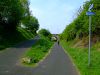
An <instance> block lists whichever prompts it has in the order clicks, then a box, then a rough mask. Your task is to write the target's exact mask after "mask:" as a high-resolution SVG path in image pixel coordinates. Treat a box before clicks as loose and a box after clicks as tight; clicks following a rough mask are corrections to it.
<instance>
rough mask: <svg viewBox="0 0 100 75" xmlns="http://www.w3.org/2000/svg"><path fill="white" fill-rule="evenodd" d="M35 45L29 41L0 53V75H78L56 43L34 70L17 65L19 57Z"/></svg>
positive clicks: (32, 41) (33, 41)
mask: <svg viewBox="0 0 100 75" xmlns="http://www.w3.org/2000/svg"><path fill="white" fill-rule="evenodd" d="M34 43H35V40H29V41H26V42H24V43H21V44H19V45H18V46H16V47H13V48H9V49H7V50H5V51H3V52H1V53H0V75H78V72H77V71H76V68H75V66H74V65H73V64H72V62H71V61H70V59H69V57H68V55H67V54H65V52H64V50H63V49H62V47H61V46H60V45H58V44H57V43H55V44H54V47H53V48H52V49H51V52H50V54H49V55H48V56H47V57H46V58H45V60H44V61H42V62H40V63H39V65H38V66H37V67H35V68H33V67H24V66H21V65H20V64H19V59H20V57H21V55H22V54H23V53H24V52H25V51H26V50H27V49H28V48H30V47H31V46H32V45H33V44H34Z"/></svg>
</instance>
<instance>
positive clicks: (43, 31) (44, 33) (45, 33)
mask: <svg viewBox="0 0 100 75" xmlns="http://www.w3.org/2000/svg"><path fill="white" fill-rule="evenodd" d="M38 34H39V35H40V36H43V37H47V38H49V39H51V33H50V31H49V30H47V29H41V30H39V32H38Z"/></svg>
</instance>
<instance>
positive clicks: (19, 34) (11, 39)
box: [0, 27, 34, 50]
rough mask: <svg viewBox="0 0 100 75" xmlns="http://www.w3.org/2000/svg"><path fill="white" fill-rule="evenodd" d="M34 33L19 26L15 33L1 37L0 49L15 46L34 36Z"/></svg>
mask: <svg viewBox="0 0 100 75" xmlns="http://www.w3.org/2000/svg"><path fill="white" fill-rule="evenodd" d="M33 37H34V35H33V34H32V33H30V32H28V31H27V30H25V29H23V28H20V27H18V28H17V31H16V32H15V33H13V34H10V33H9V34H6V36H5V37H4V38H1V39H0V50H3V49H5V48H8V47H11V46H14V45H16V44H18V43H20V42H22V41H25V40H28V39H31V38H33Z"/></svg>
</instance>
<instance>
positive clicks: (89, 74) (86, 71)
mask: <svg viewBox="0 0 100 75" xmlns="http://www.w3.org/2000/svg"><path fill="white" fill-rule="evenodd" d="M73 42H74V41H69V42H65V41H64V40H62V41H61V45H62V46H63V48H64V49H65V50H66V51H67V52H68V53H69V55H70V56H71V58H72V60H73V62H74V63H75V65H76V66H77V68H78V69H79V71H80V74H81V75H100V42H99V43H96V44H95V45H93V47H92V48H91V66H90V67H88V48H78V47H73V46H72V45H73Z"/></svg>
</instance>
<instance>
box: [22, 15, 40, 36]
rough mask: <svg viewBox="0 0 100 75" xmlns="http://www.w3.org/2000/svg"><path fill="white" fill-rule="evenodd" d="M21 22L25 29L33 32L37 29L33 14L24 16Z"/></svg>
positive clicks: (36, 21)
mask: <svg viewBox="0 0 100 75" xmlns="http://www.w3.org/2000/svg"><path fill="white" fill-rule="evenodd" d="M22 23H23V24H24V26H25V27H26V29H27V30H29V31H30V32H31V33H33V34H36V31H37V30H38V29H39V23H38V20H37V19H36V18H35V17H33V16H30V17H29V18H28V17H26V18H25V19H24V20H23V21H22Z"/></svg>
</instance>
